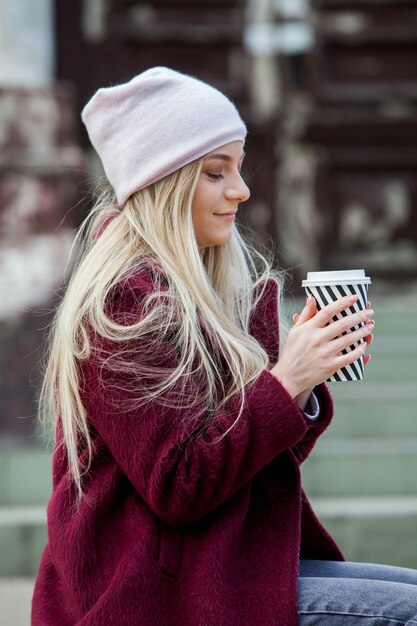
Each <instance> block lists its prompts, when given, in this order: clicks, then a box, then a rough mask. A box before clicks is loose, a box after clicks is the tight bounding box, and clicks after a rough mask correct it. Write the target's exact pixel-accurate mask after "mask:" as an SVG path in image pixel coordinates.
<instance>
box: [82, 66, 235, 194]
mask: <svg viewBox="0 0 417 626" xmlns="http://www.w3.org/2000/svg"><path fill="white" fill-rule="evenodd" d="M81 118H82V120H83V122H84V124H85V126H86V128H87V131H88V135H89V137H90V141H91V143H92V144H93V146H94V148H95V149H96V151H97V153H98V155H99V157H100V159H101V161H102V163H103V167H104V171H105V173H106V176H107V178H108V180H109V182H110V183H111V185H112V186H113V188H114V190H115V192H116V195H117V201H118V203H119V205H120V206H122V205H123V204H124V203H125V202H126V200H127V199H128V198H129V196H130V195H131V194H132V193H134V192H135V191H138V190H139V189H142V188H143V187H146V186H147V185H150V184H151V183H154V182H155V181H157V180H160V179H161V178H163V177H164V176H167V175H168V174H171V173H172V172H175V171H176V170H178V169H180V168H181V167H183V166H184V165H187V164H188V163H191V162H192V161H194V160H196V159H198V158H200V157H202V156H204V155H205V154H208V153H209V152H211V151H212V150H214V149H216V148H218V147H220V146H222V145H224V144H227V143H230V142H232V141H237V140H240V141H242V142H244V140H245V137H246V127H245V124H244V122H243V121H242V119H241V118H240V115H239V113H238V111H237V109H236V107H235V105H234V104H233V103H232V102H231V101H230V100H229V99H228V98H227V97H226V96H225V95H223V94H222V93H221V92H220V91H218V90H217V89H215V88H214V87H211V86H210V85H208V84H207V83H204V82H202V81H201V80H198V79H196V78H193V77H192V76H188V75H186V74H181V73H180V72H177V71H175V70H171V69H169V68H167V67H154V68H151V69H149V70H146V71H145V72H143V73H142V74H139V75H138V76H135V77H134V78H132V80H130V81H129V82H127V83H123V84H121V85H116V86H114V87H106V88H103V89H99V90H98V91H97V92H96V93H95V94H94V96H93V97H92V98H91V100H90V101H89V102H88V103H87V104H86V106H85V107H84V109H83V111H82V113H81Z"/></svg>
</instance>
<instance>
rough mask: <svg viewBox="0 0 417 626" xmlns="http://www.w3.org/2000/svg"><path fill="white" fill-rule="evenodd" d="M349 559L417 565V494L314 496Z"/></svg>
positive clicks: (321, 516)
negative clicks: (364, 496)
mask: <svg viewBox="0 0 417 626" xmlns="http://www.w3.org/2000/svg"><path fill="white" fill-rule="evenodd" d="M311 502H312V504H313V506H314V510H315V511H316V513H317V515H318V516H319V518H320V520H321V521H322V522H323V524H324V526H325V527H326V528H327V530H329V531H330V533H331V535H332V536H333V537H334V538H335V539H336V541H337V542H338V544H339V546H340V548H341V549H342V552H343V553H344V555H345V557H346V558H347V559H348V560H349V561H360V562H366V563H386V564H389V565H399V566H401V567H412V568H414V569H416V568H417V497H416V496H410V497H391V498H387V497H386V498H377V497H367V498H313V497H312V498H311Z"/></svg>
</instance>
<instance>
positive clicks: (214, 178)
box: [207, 172, 224, 180]
mask: <svg viewBox="0 0 417 626" xmlns="http://www.w3.org/2000/svg"><path fill="white" fill-rule="evenodd" d="M207 176H208V177H209V178H212V179H213V180H221V179H222V178H224V176H223V174H210V172H207Z"/></svg>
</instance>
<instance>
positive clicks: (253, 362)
mask: <svg viewBox="0 0 417 626" xmlns="http://www.w3.org/2000/svg"><path fill="white" fill-rule="evenodd" d="M202 162H203V159H199V160H197V161H194V162H193V163H191V164H189V165H187V166H185V167H183V168H182V169H180V170H178V171H176V172H174V173H173V174H170V175H169V176H166V177H165V178H163V179H162V180H159V181H158V182H156V183H154V184H152V185H150V186H149V187H146V188H145V189H141V190H140V191H138V192H136V193H135V194H133V195H132V196H131V197H130V198H129V199H128V201H127V202H126V204H125V206H124V207H123V209H120V208H119V207H118V206H117V204H116V202H115V198H114V194H113V192H107V193H105V194H103V195H102V196H101V197H100V198H99V199H98V201H97V202H96V204H95V206H94V208H93V210H92V211H91V212H90V214H89V216H88V217H87V219H86V220H85V221H84V223H83V224H82V226H81V228H80V230H79V233H78V235H77V240H78V245H79V254H78V258H77V261H76V264H75V267H74V270H73V273H72V277H71V279H70V281H69V284H68V287H67V289H66V293H65V295H64V297H63V299H62V302H61V303H60V306H59V307H58V310H57V314H56V316H55V320H54V322H53V324H52V326H51V329H50V342H49V351H48V356H47V366H46V371H45V376H44V382H43V386H42V389H41V398H40V404H39V414H40V419H41V421H42V422H43V424H44V425H46V424H47V423H48V421H50V420H51V419H52V421H53V423H54V424H55V423H56V421H57V420H58V419H60V422H61V427H62V441H61V442H60V443H61V445H64V446H65V447H66V452H67V456H68V464H69V469H70V471H71V474H72V477H73V480H74V482H75V485H76V488H77V493H78V498H79V499H80V498H81V497H82V476H83V473H85V472H88V469H89V464H90V463H91V458H92V453H93V445H92V439H91V432H90V426H89V421H88V415H87V412H86V408H85V406H84V402H83V396H82V391H81V377H80V366H81V365H82V364H83V362H87V361H88V359H90V358H95V357H97V358H99V357H100V358H99V362H100V364H101V367H104V368H108V369H112V370H113V371H115V372H119V373H120V372H121V373H122V374H124V373H125V374H127V375H128V377H130V378H129V380H130V381H133V385H132V384H131V385H130V386H129V389H126V391H127V394H126V395H127V396H128V397H129V398H132V397H133V399H134V402H135V406H136V407H137V406H140V404H141V403H145V402H148V401H149V400H152V401H157V402H161V403H163V404H164V406H167V405H171V406H176V407H183V408H184V409H187V411H185V412H184V415H186V414H188V409H189V408H190V407H193V406H194V405H195V407H196V408H197V405H198V407H199V410H200V412H198V413H196V412H194V414H193V413H192V412H191V414H192V415H193V419H192V421H193V422H194V424H193V427H194V426H195V424H196V423H197V422H201V420H200V417H202V416H203V415H204V420H205V427H206V428H210V416H212V415H214V414H215V412H216V411H218V410H219V409H220V408H222V407H223V406H224V405H225V404H226V403H227V402H228V400H229V399H230V398H231V397H232V396H234V395H235V394H236V393H239V392H240V394H241V396H240V399H241V403H240V410H239V413H238V415H237V417H236V419H235V420H234V422H233V423H232V424H231V426H230V427H229V428H228V429H227V430H226V431H225V432H224V433H223V434H222V436H226V435H227V433H228V432H229V431H230V430H231V429H232V428H233V427H234V426H235V424H236V423H237V422H238V420H239V418H240V416H241V414H242V411H243V407H244V403H245V386H246V385H248V384H249V383H251V382H252V381H254V380H255V379H256V378H257V377H258V376H259V374H260V373H261V371H262V370H263V369H264V368H265V367H267V366H268V365H269V362H268V356H267V354H266V352H265V350H264V349H263V348H262V347H261V346H260V344H259V343H258V342H257V341H256V339H254V338H253V337H252V336H251V335H250V334H249V318H250V314H251V311H252V310H253V309H254V307H255V306H256V304H257V302H258V301H259V300H260V299H261V298H262V295H263V290H264V288H265V286H266V283H265V280H266V279H267V278H273V279H274V280H276V281H278V282H282V281H281V273H280V272H278V271H277V270H273V269H272V261H271V260H269V259H267V258H266V256H264V254H262V253H261V252H260V251H256V250H255V248H254V247H253V246H252V244H250V243H249V242H245V240H244V238H243V236H242V235H241V234H240V233H239V231H238V229H237V227H236V226H235V225H233V227H232V230H233V233H232V237H231V239H230V240H229V241H228V242H227V243H226V244H223V245H221V246H212V247H208V248H206V249H204V250H200V249H199V248H198V244H197V241H196V238H195V234H194V229H193V222H192V214H191V206H192V198H193V195H194V191H195V188H196V185H197V181H198V178H199V176H200V172H201V167H202ZM150 261H151V262H152V263H151V264H150V263H149V262H150ZM155 266H156V267H160V268H162V270H163V275H164V278H165V280H166V284H165V288H164V289H161V286H162V275H161V274H160V273H159V272H157V271H153V277H154V281H155V291H153V292H152V293H149V294H147V296H146V297H145V301H144V302H143V307H142V312H143V315H138V318H137V319H130V322H129V323H126V319H125V320H120V319H119V320H118V319H115V317H114V316H113V315H111V314H109V310H108V302H109V300H111V298H112V294H114V293H115V290H117V289H118V288H120V285H123V284H124V282H126V279H128V277H129V276H131V275H134V274H135V273H136V272H138V271H140V270H141V268H144V269H146V270H147V271H148V272H149V271H152V270H151V268H152V267H153V268H155ZM279 291H280V292H281V291H282V290H281V289H280V290H279ZM200 322H202V325H203V326H204V327H205V329H206V332H207V333H208V336H209V341H207V335H206V336H205V335H204V333H203V332H202V327H201V324H200ZM97 339H99V340H100V341H101V340H104V342H105V341H107V342H108V341H111V342H112V345H113V344H114V345H115V346H116V348H115V351H114V353H113V354H104V355H100V351H99V350H98V349H97V345H96V343H97ZM163 340H167V341H168V340H169V345H170V346H171V347H172V348H174V349H175V353H176V355H177V357H178V359H177V360H178V365H177V367H175V368H173V369H172V368H171V369H168V368H163V367H162V368H160V367H159V368H158V367H155V363H153V362H152V355H154V354H155V344H153V343H152V341H156V342H157V341H163ZM100 341H99V343H100ZM134 346H140V350H138V351H137V355H138V358H132V350H134V349H135V348H134ZM196 359H197V360H196ZM196 362H197V363H198V367H197V368H196ZM225 370H226V371H225ZM190 377H191V378H190ZM126 380H128V378H126ZM190 380H194V381H196V380H198V398H194V399H193V398H190V397H189V396H188V397H186V396H185V391H184V390H185V388H186V381H190ZM126 385H128V383H127V382H126ZM135 390H136V394H135ZM132 394H133V396H132ZM190 402H191V404H190ZM201 407H203V408H202V409H201ZM81 454H82V458H87V459H88V460H87V461H86V462H85V463H82V462H81V461H80V455H81Z"/></svg>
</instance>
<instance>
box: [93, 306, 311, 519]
mask: <svg viewBox="0 0 417 626" xmlns="http://www.w3.org/2000/svg"><path fill="white" fill-rule="evenodd" d="M136 310H137V308H136ZM154 355H155V363H156V364H157V366H158V367H160V366H161V364H163V363H167V364H169V363H172V362H173V360H174V361H175V359H176V356H175V354H174V353H173V349H172V347H171V346H170V345H169V344H168V343H167V342H163V341H162V340H161V341H160V343H159V344H158V346H157V348H155V350H154ZM115 376H116V378H115ZM120 376H121V375H120ZM123 376H125V374H124V375H123ZM83 381H84V394H85V400H84V401H85V405H86V410H87V414H88V418H89V420H90V423H91V425H92V427H93V429H94V430H95V431H96V432H97V434H98V435H99V436H100V437H101V439H102V440H103V441H104V442H105V444H106V446H107V448H108V450H109V451H110V453H111V455H112V456H113V457H114V459H115V460H116V462H117V463H118V465H119V466H120V468H121V469H122V471H123V472H124V473H125V475H126V476H127V477H128V479H129V481H130V482H131V483H132V485H133V486H134V487H135V489H136V490H137V492H138V494H139V495H140V496H141V498H143V500H145V501H146V502H147V504H148V506H149V507H150V508H151V509H152V510H153V511H154V512H155V514H156V515H158V516H159V517H160V518H161V519H162V520H163V521H165V522H166V523H168V524H171V525H173V526H183V525H188V524H191V523H194V522H196V521H198V520H199V519H202V518H203V517H205V516H206V515H208V514H209V513H210V512H211V511H213V510H214V509H215V508H216V507H218V506H219V505H221V504H222V503H224V502H225V501H227V500H228V499H229V498H231V497H232V496H233V494H235V493H236V492H237V491H238V490H239V489H240V488H241V487H242V486H243V485H244V484H245V483H247V482H248V481H250V480H251V479H252V478H253V477H254V476H255V474H256V473H257V472H259V471H260V470H261V469H262V468H263V467H264V466H266V465H267V464H268V463H270V462H271V461H272V460H273V459H274V457H276V456H277V455H278V454H280V453H281V452H283V451H284V450H287V449H289V448H291V447H293V446H295V445H296V444H297V443H298V442H301V441H302V440H303V438H304V437H305V436H306V433H307V432H308V426H307V423H306V419H305V417H304V414H303V413H302V411H300V410H299V408H298V407H297V405H296V404H295V402H294V401H293V400H292V398H291V397H290V395H289V394H288V393H287V391H286V390H285V389H284V387H283V386H282V385H281V383H280V382H279V381H278V380H277V379H276V378H275V377H274V376H273V375H272V374H271V373H270V372H269V371H268V370H267V369H265V370H263V371H262V372H261V374H260V376H259V377H258V378H257V379H256V380H255V381H254V382H253V383H251V384H250V385H247V387H246V388H245V392H246V399H245V405H244V410H243V413H242V415H241V417H240V419H239V421H238V423H237V424H236V425H235V426H234V427H233V428H232V429H231V430H230V432H229V433H227V435H226V436H224V437H222V435H223V434H224V433H225V431H226V430H227V429H228V428H229V427H230V426H232V425H233V423H234V422H235V420H236V417H237V414H238V410H239V408H240V399H239V398H238V397H237V394H236V396H234V397H233V398H232V399H231V400H230V402H229V403H228V405H227V407H226V408H224V409H223V410H221V411H219V412H218V413H217V414H216V415H212V416H210V428H209V429H208V430H205V431H202V432H201V433H200V434H198V436H196V437H195V438H192V439H190V437H189V435H190V426H191V425H195V423H196V421H198V420H200V418H201V419H203V418H204V416H202V415H199V414H198V412H197V414H193V412H192V410H185V411H184V410H179V409H176V408H172V407H170V406H169V404H168V403H166V404H161V403H157V402H152V401H151V402H149V401H148V402H147V403H146V404H142V405H141V406H139V407H138V408H137V409H135V408H134V406H132V407H130V408H129V407H128V406H127V405H126V408H125V409H123V406H124V405H123V403H124V400H125V398H124V395H125V393H126V389H127V388H129V382H131V381H127V380H125V379H124V378H123V377H122V378H120V379H119V378H117V375H115V373H114V372H109V371H108V370H107V369H106V368H100V367H98V365H97V364H96V363H95V361H94V359H90V360H89V361H88V362H87V363H86V364H85V365H84V371H83ZM185 389H186V394H187V396H189V397H192V398H194V397H198V394H199V389H198V385H197V383H196V382H195V381H194V380H188V381H187V383H186V387H185ZM183 390H184V386H182V387H181V392H182V391H183ZM174 392H175V390H174ZM121 407H122V408H121Z"/></svg>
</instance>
